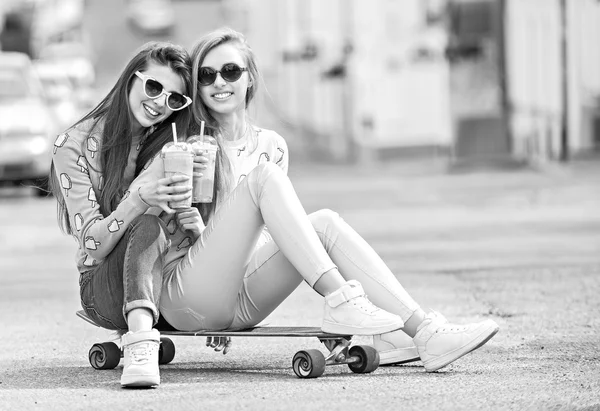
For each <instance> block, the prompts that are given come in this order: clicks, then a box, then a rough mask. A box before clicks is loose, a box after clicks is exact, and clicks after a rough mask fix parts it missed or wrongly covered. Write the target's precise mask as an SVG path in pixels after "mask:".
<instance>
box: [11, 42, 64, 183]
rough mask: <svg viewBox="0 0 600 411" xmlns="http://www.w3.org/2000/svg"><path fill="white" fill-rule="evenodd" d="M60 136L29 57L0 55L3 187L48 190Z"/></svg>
mask: <svg viewBox="0 0 600 411" xmlns="http://www.w3.org/2000/svg"><path fill="white" fill-rule="evenodd" d="M58 133H59V125H58V123H57V122H56V121H55V118H54V115H53V112H52V109H51V107H50V106H49V104H48V101H47V99H46V96H45V93H44V90H43V87H42V84H41V82H40V80H39V78H38V76H37V73H36V71H35V69H34V67H33V64H32V61H31V59H30V58H29V56H27V55H26V54H24V53H19V52H0V183H2V184H7V183H8V184H14V185H22V184H23V185H41V186H42V187H44V186H45V179H46V177H47V176H48V173H49V171H50V162H51V155H52V147H53V144H54V140H55V138H56V136H57V134H58ZM36 193H38V194H39V195H45V194H46V193H45V192H44V191H40V190H38V191H36Z"/></svg>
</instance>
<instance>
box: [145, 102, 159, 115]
mask: <svg viewBox="0 0 600 411" xmlns="http://www.w3.org/2000/svg"><path fill="white" fill-rule="evenodd" d="M143 106H144V109H145V110H146V113H148V114H150V116H152V117H158V116H159V115H160V113H159V112H158V111H156V110H154V109H152V108H150V106H148V105H146V104H144V105H143Z"/></svg>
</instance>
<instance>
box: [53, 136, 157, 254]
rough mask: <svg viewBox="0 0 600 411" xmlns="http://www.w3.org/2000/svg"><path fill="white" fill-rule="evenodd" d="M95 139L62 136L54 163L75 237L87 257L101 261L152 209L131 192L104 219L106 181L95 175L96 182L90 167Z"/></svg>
mask: <svg viewBox="0 0 600 411" xmlns="http://www.w3.org/2000/svg"><path fill="white" fill-rule="evenodd" d="M91 138H92V137H90V136H86V135H83V133H82V131H80V130H78V129H71V130H69V131H68V132H67V133H64V134H61V135H59V136H58V138H57V140H56V142H55V144H54V146H55V150H54V155H53V158H52V159H53V167H54V169H55V172H56V176H57V178H58V180H59V181H58V184H59V186H60V187H61V191H62V196H63V198H64V199H65V203H66V207H67V212H68V215H69V221H70V223H71V227H72V228H73V234H74V236H75V237H76V238H77V240H78V242H79V246H80V247H81V249H83V250H84V251H85V252H86V254H88V255H89V256H90V257H92V258H94V259H96V260H101V259H103V258H105V257H106V256H107V255H108V254H109V253H110V252H111V251H112V250H113V248H114V247H115V246H116V245H117V243H118V242H119V240H120V239H121V238H122V236H123V234H124V232H125V230H126V229H127V227H129V225H130V224H131V222H132V221H133V220H134V219H135V218H136V217H137V216H139V215H142V214H144V212H145V211H146V210H147V209H148V205H147V204H146V203H144V202H143V201H142V199H141V198H140V196H139V193H138V192H137V190H135V191H134V192H130V191H129V190H128V191H126V192H125V195H124V196H123V199H122V200H121V202H120V203H119V205H118V206H117V208H116V209H115V210H114V211H113V212H112V213H110V214H109V215H108V216H106V217H104V216H103V215H102V213H101V212H100V206H99V205H98V200H97V198H98V195H99V194H100V193H101V189H102V184H103V177H102V175H101V174H94V178H92V175H91V174H90V173H91V167H89V163H88V160H89V159H90V158H93V157H94V154H95V152H94V151H92V150H90V146H94V145H93V144H92V145H90V144H89V143H90V141H89V140H90V139H91ZM94 141H95V140H94ZM86 155H87V157H86ZM93 180H95V181H93Z"/></svg>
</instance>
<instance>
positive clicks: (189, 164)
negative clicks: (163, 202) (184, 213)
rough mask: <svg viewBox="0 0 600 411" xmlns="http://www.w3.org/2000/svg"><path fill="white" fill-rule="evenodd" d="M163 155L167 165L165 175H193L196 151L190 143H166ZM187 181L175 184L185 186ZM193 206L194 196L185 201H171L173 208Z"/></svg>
mask: <svg viewBox="0 0 600 411" xmlns="http://www.w3.org/2000/svg"><path fill="white" fill-rule="evenodd" d="M161 157H162V159H163V164H164V167H165V177H172V176H174V175H178V174H183V175H186V176H188V177H190V178H191V177H192V173H193V171H194V153H193V152H192V149H191V147H190V145H189V144H187V143H183V142H178V143H174V142H169V143H167V144H165V145H164V147H163V148H162V151H161ZM188 184H189V183H188V182H187V181H180V182H177V183H173V185H175V186H185V185H188ZM191 206H192V198H191V197H190V198H188V199H186V200H183V201H171V202H170V203H169V207H171V208H188V207H191Z"/></svg>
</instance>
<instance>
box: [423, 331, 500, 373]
mask: <svg viewBox="0 0 600 411" xmlns="http://www.w3.org/2000/svg"><path fill="white" fill-rule="evenodd" d="M499 329H500V327H499V326H498V324H496V323H494V326H493V327H492V328H491V329H489V328H488V329H485V330H484V331H483V332H482V333H481V334H479V335H478V336H477V337H476V338H474V339H473V340H471V341H470V342H469V343H468V344H466V345H464V346H463V347H461V348H457V349H456V350H454V351H452V352H449V353H448V354H446V355H444V356H442V357H438V358H435V359H433V360H432V361H428V362H424V363H423V365H424V366H425V371H427V372H433V371H437V370H439V369H440V368H443V367H445V366H446V365H448V364H450V363H452V362H454V361H456V360H458V359H459V358H460V357H462V356H464V355H466V354H468V353H470V352H471V351H474V350H476V349H478V348H479V347H481V346H482V345H484V344H485V343H486V342H488V341H489V340H490V339H491V338H492V337H493V336H494V335H496V333H497V332H498V330H499Z"/></svg>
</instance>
